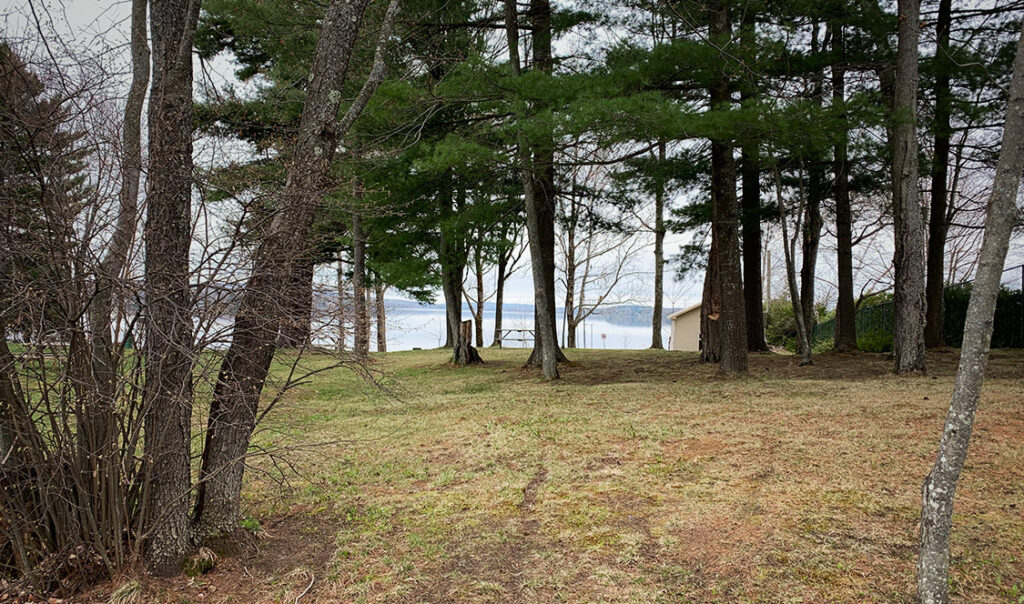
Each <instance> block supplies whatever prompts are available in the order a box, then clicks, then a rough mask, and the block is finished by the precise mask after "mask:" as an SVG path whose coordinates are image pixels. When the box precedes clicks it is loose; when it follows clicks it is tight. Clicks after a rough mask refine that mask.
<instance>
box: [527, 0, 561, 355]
mask: <svg viewBox="0 0 1024 604" xmlns="http://www.w3.org/2000/svg"><path fill="white" fill-rule="evenodd" d="M530 29H531V32H532V34H533V35H532V38H531V40H532V45H533V65H534V68H535V69H536V70H538V71H540V72H542V73H546V74H549V75H550V74H551V73H552V71H553V70H554V55H553V54H552V52H551V31H552V30H551V3H550V2H549V0H530ZM537 138H538V140H537V142H536V143H535V144H534V145H532V147H531V149H530V151H531V153H532V155H533V162H532V166H531V169H530V172H531V174H532V177H533V179H534V182H533V202H534V211H535V214H536V215H537V229H536V231H535V235H536V237H537V238H538V240H539V241H538V242H539V249H538V252H539V254H540V264H541V268H542V269H543V271H544V281H543V287H544V288H545V289H546V290H547V292H548V294H547V295H546V296H545V297H544V299H545V304H546V306H543V307H539V308H541V309H542V310H544V311H545V312H546V313H547V315H548V317H547V319H546V320H543V321H541V320H540V319H539V317H538V318H537V320H535V322H534V323H535V324H534V330H535V340H534V350H533V352H532V353H531V354H530V358H529V360H528V361H527V362H528V363H530V364H533V365H542V364H543V360H542V359H543V356H544V354H543V353H539V352H538V349H537V348H538V346H539V345H542V342H545V341H548V340H547V339H542V338H539V337H536V334H537V333H539V331H540V330H541V329H550V330H551V338H550V342H552V345H553V346H554V354H555V358H556V359H557V360H558V362H564V361H567V360H568V359H567V358H566V357H565V354H564V353H563V352H562V349H561V347H559V345H558V327H557V326H558V318H557V308H556V305H555V212H556V209H555V143H554V139H553V138H552V137H551V135H550V134H545V135H542V136H539V137H537ZM530 256H531V258H532V256H533V248H532V247H531V248H530ZM545 326H546V327H545Z"/></svg>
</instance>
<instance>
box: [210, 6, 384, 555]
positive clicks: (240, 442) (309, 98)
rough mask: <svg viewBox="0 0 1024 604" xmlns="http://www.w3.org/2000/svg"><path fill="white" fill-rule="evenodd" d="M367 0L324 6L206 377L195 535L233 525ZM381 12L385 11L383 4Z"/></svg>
mask: <svg viewBox="0 0 1024 604" xmlns="http://www.w3.org/2000/svg"><path fill="white" fill-rule="evenodd" d="M368 2H369V0H354V1H352V2H348V1H342V0H333V1H332V2H331V3H330V5H329V6H328V7H327V10H326V12H325V14H324V18H323V23H322V25H321V29H320V37H319V40H318V42H317V46H316V51H315V53H314V56H313V64H312V66H311V68H310V78H309V85H308V88H307V92H306V101H305V103H304V105H303V110H302V117H301V118H300V121H299V129H298V135H297V139H296V143H295V150H294V153H293V154H292V163H291V166H289V170H288V178H287V181H286V182H285V186H284V190H283V191H282V193H281V200H280V201H281V203H280V204H279V206H280V210H279V211H278V212H277V213H276V214H275V215H274V217H273V220H272V222H271V224H270V226H269V228H268V231H267V233H266V235H265V236H264V238H263V239H262V240H261V241H260V244H259V246H258V248H257V250H256V253H255V259H254V268H253V272H252V276H251V277H250V279H249V283H248V284H247V285H246V288H245V291H244V294H243V296H242V301H241V304H240V305H239V309H238V313H237V315H236V317H235V324H234V328H233V330H232V339H231V346H230V347H229V348H228V352H227V354H226V355H225V357H224V361H223V362H222V364H221V370H220V374H219V376H218V379H217V384H216V386H215V387H214V395H213V401H212V403H211V405H210V417H209V421H208V424H207V431H206V446H205V447H204V449H203V459H202V468H201V470H200V484H199V491H198V493H197V497H196V511H195V517H196V536H197V538H198V539H199V540H200V541H201V540H203V539H206V538H208V537H212V536H215V535H218V534H222V533H226V532H230V531H232V530H233V529H234V528H235V526H236V525H237V521H238V507H239V497H240V493H241V488H242V475H243V472H244V468H245V466H244V458H245V455H246V452H247V450H248V448H249V439H250V438H251V436H252V431H253V429H254V427H255V424H256V415H257V410H258V406H259V400H260V392H261V390H262V388H263V383H264V381H265V380H266V377H267V372H268V371H269V369H270V362H271V360H272V359H273V356H274V351H275V344H276V340H277V334H278V331H279V329H280V324H281V309H280V304H279V302H278V297H279V295H280V292H281V291H282V290H284V289H285V288H286V287H287V285H288V283H289V280H290V279H291V277H292V275H293V274H294V266H295V261H296V259H297V258H299V257H301V255H302V254H304V253H308V252H309V251H310V250H309V249H308V240H309V234H310V231H311V229H312V226H313V220H314V217H315V213H316V209H317V207H318V206H319V204H320V200H321V196H322V192H323V190H324V188H325V185H326V179H327V177H328V174H329V170H330V166H331V163H332V162H333V159H334V153H335V150H336V149H337V147H338V143H339V138H340V136H342V135H343V134H344V128H343V127H340V126H339V125H338V118H337V116H338V109H339V105H340V102H341V95H340V94H339V93H338V91H339V90H341V89H342V87H343V85H344V83H345V77H346V73H347V71H348V62H349V58H350V57H351V55H352V49H353V47H354V46H355V43H356V39H357V37H358V34H359V29H360V27H361V25H362V17H363V13H364V12H365V10H366V6H367V4H368ZM388 14H389V15H392V11H391V7H390V6H389V12H388ZM392 19H393V16H392ZM385 23H387V18H386V19H385ZM389 31H390V28H389V27H388V26H385V27H383V28H382V33H381V40H386V39H387V37H388V36H389ZM381 43H382V42H378V47H379V46H380V45H381ZM350 113H351V112H350ZM347 116H348V114H346V117H347Z"/></svg>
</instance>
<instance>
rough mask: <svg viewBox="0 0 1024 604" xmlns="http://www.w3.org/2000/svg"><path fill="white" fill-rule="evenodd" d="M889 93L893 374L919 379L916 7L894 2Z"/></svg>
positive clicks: (921, 312)
mask: <svg viewBox="0 0 1024 604" xmlns="http://www.w3.org/2000/svg"><path fill="white" fill-rule="evenodd" d="M898 12H899V31H898V47H897V50H896V75H895V81H894V88H893V111H892V118H893V120H894V122H895V123H894V127H893V138H892V139H891V140H892V142H893V167H892V180H893V216H894V220H895V231H896V253H895V255H894V257H893V266H894V268H895V272H896V283H895V287H894V292H893V294H894V295H893V302H894V307H895V321H894V323H895V337H894V341H893V356H894V357H895V359H896V373H924V372H925V348H924V319H925V307H924V293H925V292H924V269H925V258H924V220H923V219H922V217H921V204H920V202H919V201H918V194H917V184H918V183H917V178H918V165H917V163H918V162H917V128H916V126H917V83H918V73H917V61H918V58H917V53H918V49H917V46H918V38H919V36H920V27H921V24H920V7H919V5H918V2H917V0H900V1H899V4H898Z"/></svg>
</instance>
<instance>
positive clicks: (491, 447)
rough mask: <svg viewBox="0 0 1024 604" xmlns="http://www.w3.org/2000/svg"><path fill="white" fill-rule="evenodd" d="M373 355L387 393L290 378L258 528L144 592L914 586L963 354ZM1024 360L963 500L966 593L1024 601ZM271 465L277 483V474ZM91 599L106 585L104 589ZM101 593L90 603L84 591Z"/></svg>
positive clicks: (443, 596)
mask: <svg viewBox="0 0 1024 604" xmlns="http://www.w3.org/2000/svg"><path fill="white" fill-rule="evenodd" d="M483 354H484V358H485V359H487V360H488V363H487V364H486V365H484V366H482V367H470V368H463V369H456V368H453V367H449V366H447V365H445V363H444V360H445V353H443V352H439V351H425V352H414V353H396V354H391V355H388V356H387V357H386V358H385V359H383V360H382V363H383V364H384V365H385V366H386V368H387V369H388V370H389V371H390V372H392V374H393V375H394V382H393V383H394V386H395V387H396V391H397V392H398V393H399V394H400V400H395V399H393V398H388V397H385V396H383V395H382V394H381V393H379V392H377V391H375V390H373V389H372V388H370V387H368V386H366V385H364V384H362V383H360V382H358V381H356V379H355V378H353V377H352V376H350V375H347V374H343V373H341V372H340V371H339V372H338V373H337V374H335V375H329V376H322V377H321V378H320V379H318V381H316V382H315V383H313V384H310V385H308V386H306V387H304V388H302V389H300V390H299V391H297V392H295V393H293V394H292V395H291V396H290V398H289V399H288V400H287V401H286V402H285V403H284V406H283V407H282V408H281V409H279V410H278V411H277V412H276V413H275V414H274V415H273V416H272V417H271V418H270V420H269V421H270V422H271V423H270V425H268V426H267V427H266V429H265V431H264V432H262V433H261V434H260V436H259V441H260V442H261V443H262V444H263V445H273V444H281V443H295V442H303V443H308V444H312V443H318V442H319V443H323V442H333V443H334V444H331V445H328V446H323V447H314V448H310V449H308V450H304V451H300V452H293V453H291V454H290V455H289V459H290V461H291V462H292V463H293V464H294V465H295V468H296V469H297V470H298V472H299V475H295V474H292V473H291V472H289V471H287V470H281V469H280V468H278V467H275V466H274V465H273V464H271V463H270V462H269V461H268V460H261V461H258V462H257V466H258V468H259V469H260V470H262V471H264V472H266V473H265V474H259V473H250V483H249V485H248V487H247V491H246V493H247V508H248V510H249V513H250V514H251V515H252V516H253V517H254V518H255V519H256V520H258V522H259V523H260V525H261V527H262V529H264V530H265V532H266V535H265V538H263V539H259V540H254V543H255V545H253V546H252V548H251V549H250V550H247V552H246V553H245V554H243V555H239V556H235V557H231V558H226V559H223V560H221V561H220V563H219V565H218V567H217V568H216V569H214V570H213V571H212V572H211V573H209V574H206V575H203V576H201V577H198V578H196V579H194V580H191V581H190V580H188V579H184V578H183V579H178V580H173V581H144V588H145V590H146V593H147V596H148V598H149V599H148V600H147V601H159V602H294V601H295V598H296V597H297V596H299V595H300V594H301V593H302V592H303V590H305V589H306V587H307V586H308V585H309V582H310V578H311V576H312V577H313V578H314V581H313V587H312V588H311V589H310V590H309V592H308V593H307V594H306V595H305V596H304V597H303V598H302V599H301V600H300V602H301V604H309V603H311V602H325V603H326V602H474V603H475V602H522V603H532V602H780V603H782V602H911V601H913V591H914V588H913V585H914V554H915V548H916V539H917V530H918V529H917V519H918V511H919V487H920V483H921V480H922V478H923V477H924V475H925V473H926V472H927V470H928V469H929V467H930V465H931V461H932V455H933V453H934V451H935V448H936V446H937V441H938V436H939V434H940V430H941V425H942V420H943V417H944V413H945V409H946V407H947V405H948V402H949V401H948V399H949V395H950V392H951V388H952V377H953V374H954V371H955V363H956V355H955V352H948V351H947V352H940V353H936V354H934V355H932V358H931V359H930V362H931V371H932V373H931V375H930V376H928V377H910V378H903V377H897V376H894V375H892V374H891V373H890V372H889V368H890V363H889V362H888V361H887V360H886V359H885V358H884V357H883V356H879V355H863V354H859V355H822V356H820V357H818V359H817V361H816V364H815V365H814V366H813V367H806V368H801V367H797V366H796V359H794V358H792V357H783V356H768V355H766V356H758V357H756V358H754V359H753V360H752V366H751V373H750V377H748V378H743V379H724V378H721V377H719V376H717V375H716V373H715V369H714V367H709V366H702V365H700V364H699V363H698V362H697V360H696V357H695V356H694V355H691V354H685V353H671V352H654V351H630V352H624V351H607V352H605V351H600V352H599V351H573V352H571V353H570V357H571V358H572V359H573V361H574V362H573V363H572V364H570V365H567V366H566V367H564V368H563V375H564V379H563V380H561V381H559V382H557V383H553V384H547V383H543V382H542V381H540V380H539V379H538V375H537V374H536V373H535V372H534V371H532V370H527V369H523V368H522V367H521V364H522V362H523V361H524V360H525V353H524V352H523V351H495V350H486V351H483ZM1022 361H1024V354H1021V353H1019V352H1012V353H1010V352H996V353H995V354H994V355H993V361H992V363H993V366H992V371H991V379H990V380H989V381H987V383H986V388H985V392H984V395H983V397H982V403H981V406H980V410H979V414H978V422H977V426H976V432H975V435H974V439H973V441H972V445H971V454H970V458H969V459H968V465H967V469H966V472H965V475H964V478H963V481H962V483H961V488H960V490H959V492H958V495H957V508H956V510H957V514H956V518H955V531H954V543H953V556H954V560H953V588H954V592H955V595H956V599H957V601H960V602H1015V603H1019V602H1024V546H1022V544H1024V516H1022V514H1024V446H1022V445H1021V443H1022V442H1024V382H1022V379H1021V378H1022V377H1024V363H1022ZM277 479H286V480H287V484H286V486H284V487H282V485H281V483H280V482H279V480H277ZM100 592H102V590H99V592H97V593H100ZM97 597H100V596H97Z"/></svg>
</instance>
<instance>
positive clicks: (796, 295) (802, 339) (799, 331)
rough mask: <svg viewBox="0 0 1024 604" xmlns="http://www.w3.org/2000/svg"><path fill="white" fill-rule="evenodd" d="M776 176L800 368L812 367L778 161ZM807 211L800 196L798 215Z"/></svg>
mask: <svg viewBox="0 0 1024 604" xmlns="http://www.w3.org/2000/svg"><path fill="white" fill-rule="evenodd" d="M772 164H773V166H772V167H773V170H774V176H775V199H776V202H777V203H778V206H779V217H780V220H779V223H780V225H781V226H782V252H783V256H784V257H785V261H786V284H787V285H788V289H789V301H790V304H791V306H792V309H793V319H794V320H795V322H796V339H797V342H796V347H797V351H798V352H799V353H800V366H801V367H803V366H805V365H811V364H812V361H811V337H810V328H809V327H808V324H807V323H806V322H805V320H804V312H803V300H804V299H806V298H805V297H802V296H801V292H800V289H799V285H798V284H797V278H796V261H795V259H794V258H793V255H794V252H795V250H796V242H791V241H790V238H789V217H788V216H787V214H789V212H788V210H787V209H786V200H785V198H784V197H783V195H782V176H781V174H780V173H779V166H778V162H777V160H776V159H774V158H773V161H772ZM805 211H806V208H804V196H803V193H801V195H800V205H799V207H798V208H797V211H796V214H797V216H800V215H801V214H803V213H804V212H805Z"/></svg>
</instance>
